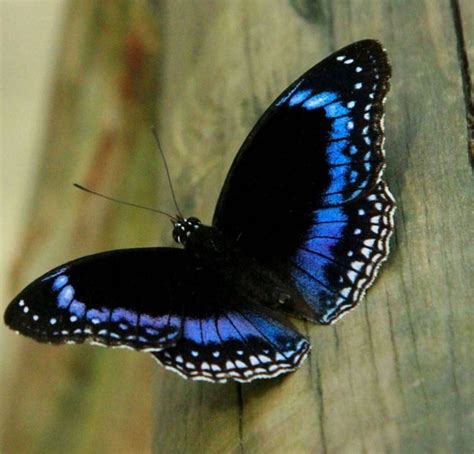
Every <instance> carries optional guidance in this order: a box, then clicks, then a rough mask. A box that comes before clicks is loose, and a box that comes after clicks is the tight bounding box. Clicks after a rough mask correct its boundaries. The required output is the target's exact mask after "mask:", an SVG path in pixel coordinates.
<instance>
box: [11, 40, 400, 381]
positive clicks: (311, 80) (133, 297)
mask: <svg viewBox="0 0 474 454" xmlns="http://www.w3.org/2000/svg"><path fill="white" fill-rule="evenodd" d="M390 74H391V69H390V65H389V63H388V60H387V55H386V53H385V51H384V49H383V47H382V46H381V44H380V43H379V42H377V41H373V40H364V41H359V42H356V43H353V44H351V45H349V46H347V47H345V48H343V49H341V50H339V51H338V52H336V53H334V54H332V55H330V56H329V57H327V58H326V59H325V60H323V61H322V62H320V63H319V64H317V65H315V66H314V67H312V68H311V69H309V70H308V71H307V72H306V73H305V74H303V75H302V76H301V77H300V78H298V79H297V80H296V81H295V82H293V83H292V84H291V85H290V86H289V87H288V88H287V89H286V90H285V91H284V92H283V93H282V94H281V95H280V96H278V97H277V98H276V100H275V101H274V102H273V103H272V104H271V105H270V107H269V108H268V109H267V111H266V112H265V113H264V114H263V116H262V117H261V118H260V120H259V121H258V122H257V124H256V125H255V127H254V128H253V130H252V131H251V132H250V134H249V136H248V137H247V139H246V140H245V141H244V143H243V145H242V147H241V148H240V150H239V152H238V154H237V156H236V158H235V160H234V162H233V164H232V166H231V169H230V171H229V173H228V175H227V178H226V180H225V182H224V186H223V188H222V191H221V193H220V196H219V199H218V202H217V206H216V210H215V213H214V218H213V220H212V225H211V226H207V225H204V224H202V223H201V222H200V221H199V220H198V219H197V218H194V217H189V218H184V217H183V216H181V215H179V216H176V217H175V218H174V226H173V238H174V240H175V241H176V242H177V243H179V244H180V245H182V246H184V247H183V248H167V247H157V248H140V249H123V250H114V251H109V252H104V253H100V254H95V255H91V256H88V257H83V258H79V259H77V260H73V261H72V262H69V263H66V264H64V265H61V266H59V267H57V268H55V269H53V270H52V271H50V272H48V273H46V274H45V275H43V276H42V277H40V278H38V279H37V280H35V281H34V282H32V283H31V284H30V285H28V286H27V287H26V288H25V289H24V290H23V291H21V293H20V294H19V295H18V296H17V297H16V298H15V299H14V300H13V301H12V302H11V303H10V305H9V306H8V307H7V309H6V312H5V323H6V324H7V325H8V326H9V327H10V328H12V329H13V330H16V331H18V332H20V333H21V334H24V335H26V336H29V337H31V338H33V339H35V340H37V341H40V342H48V343H52V344H62V343H81V342H84V341H86V340H88V341H91V342H93V343H98V344H102V345H106V346H109V347H128V348H132V349H134V350H141V351H147V352H150V353H151V354H152V355H153V357H154V358H155V359H156V360H157V361H158V362H159V363H160V364H162V365H164V366H165V367H166V368H167V369H170V370H172V371H175V372H177V373H179V374H180V375H182V376H184V377H186V378H191V379H196V380H208V381H211V382H225V381H227V380H235V381H238V382H250V381H252V380H254V379H257V378H270V377H275V376H277V375H280V374H284V373H287V372H290V371H293V370H295V369H297V368H298V367H300V365H301V364H302V362H303V361H304V359H305V358H306V357H307V355H308V352H309V350H310V343H309V341H308V340H307V339H306V338H305V337H304V336H303V335H301V334H300V333H299V332H298V331H297V330H296V329H295V328H294V327H293V325H292V324H291V323H290V322H289V321H288V320H287V318H286V317H284V316H283V315H284V314H286V315H290V316H294V317H297V318H303V319H307V320H310V321H314V322H318V323H321V324H324V325H327V324H330V323H333V322H334V321H336V320H337V319H339V318H340V317H341V316H342V315H343V314H345V313H346V312H347V311H349V310H350V309H352V308H354V307H355V306H356V305H357V304H358V302H359V301H360V300H361V298H362V297H363V295H364V293H365V291H366V290H367V288H368V287H369V286H370V285H371V284H372V282H373V281H374V279H375V277H376V275H377V272H378V269H379V267H380V265H381V263H382V262H383V261H384V260H385V259H386V258H387V255H388V252H389V239H390V236H391V234H392V231H393V227H394V223H393V215H394V211H395V202H394V199H393V197H392V195H391V194H390V191H389V189H388V187H387V185H386V183H385V182H384V181H383V180H382V179H381V177H382V173H383V170H384V166H385V161H384V150H383V142H384V136H383V103H384V101H385V96H386V94H387V91H388V89H389V79H390Z"/></svg>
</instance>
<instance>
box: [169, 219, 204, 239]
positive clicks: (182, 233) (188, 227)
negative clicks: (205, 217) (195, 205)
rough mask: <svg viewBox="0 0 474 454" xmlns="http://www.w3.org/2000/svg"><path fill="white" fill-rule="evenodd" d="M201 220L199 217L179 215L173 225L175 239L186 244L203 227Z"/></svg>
mask: <svg viewBox="0 0 474 454" xmlns="http://www.w3.org/2000/svg"><path fill="white" fill-rule="evenodd" d="M201 225H202V224H201V221H200V220H199V219H197V218H193V217H190V218H181V217H178V219H177V221H176V222H175V223H174V227H173V239H174V240H175V241H176V242H177V243H179V244H182V245H183V246H184V245H186V242H187V241H188V239H189V237H190V236H191V235H192V234H193V233H195V232H196V231H197V230H198V229H199V228H200V227H201Z"/></svg>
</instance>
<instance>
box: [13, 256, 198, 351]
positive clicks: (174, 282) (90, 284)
mask: <svg viewBox="0 0 474 454" xmlns="http://www.w3.org/2000/svg"><path fill="white" fill-rule="evenodd" d="M190 266H191V265H190V264H189V261H188V260H187V255H186V253H185V251H182V250H179V249H173V248H143V249H124V250H117V251H110V252H104V253H101V254H95V255H92V256H88V257H83V258H81V259H78V260H74V261H72V262H70V263H67V264H65V265H62V266H60V267H58V268H56V269H54V270H52V271H50V272H49V273H46V274H45V275H44V276H42V277H41V278H39V279H37V280H35V281H34V282H33V283H31V284H30V285H29V286H28V287H26V288H25V289H24V290H23V291H22V292H21V293H20V294H19V295H18V296H17V297H16V298H15V299H14V300H13V301H12V303H11V304H10V305H9V307H8V308H7V311H6V312H5V322H6V324H7V325H8V326H10V327H11V328H12V329H14V330H17V331H20V332H21V333H22V334H25V335H27V336H29V337H32V338H34V339H35V340H37V341H40V342H50V343H65V342H68V343H80V342H84V341H85V340H91V341H93V342H96V343H100V344H103V345H108V346H118V347H130V348H134V349H137V350H160V349H161V348H164V347H166V346H169V345H172V344H174V343H175V342H176V340H177V339H178V338H179V336H180V335H181V321H182V317H181V310H182V309H181V301H180V298H181V295H180V291H181V290H180V286H179V276H180V275H181V274H182V273H185V272H187V271H189V267H190Z"/></svg>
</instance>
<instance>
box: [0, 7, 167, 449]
mask: <svg viewBox="0 0 474 454" xmlns="http://www.w3.org/2000/svg"><path fill="white" fill-rule="evenodd" d="M158 50H159V47H158V30H157V25H156V17H155V16H154V10H152V9H151V8H150V5H149V4H148V3H147V2H145V1H126V0H120V1H113V2H102V1H94V0H88V1H82V0H78V1H73V2H70V5H69V11H68V13H67V17H66V20H65V25H64V42H63V44H62V50H61V52H60V55H59V56H58V57H59V58H58V65H57V77H56V82H55V88H54V98H53V100H52V105H51V112H50V118H49V120H48V123H47V124H48V127H47V128H48V130H47V133H46V135H45V136H46V140H45V143H44V144H43V145H42V146H43V149H44V152H43V159H42V165H41V168H40V169H39V172H38V181H37V184H36V185H35V186H34V187H33V185H32V188H31V189H32V191H33V192H34V198H33V201H32V205H31V209H30V213H29V215H28V218H27V220H26V222H25V235H24V241H23V243H22V244H21V245H20V249H19V252H18V260H17V263H15V265H14V268H13V272H12V283H11V289H10V291H11V295H12V296H13V295H14V293H15V292H18V291H19V290H20V289H21V288H22V287H23V286H25V284H27V283H28V282H29V281H31V279H33V278H35V277H38V276H39V275H41V274H43V273H44V272H45V271H47V270H48V269H51V268H52V267H54V266H57V265H58V264H60V263H63V262H65V261H68V260H71V259H73V258H75V257H78V256H82V255H87V254H91V253H94V252H98V251H101V250H106V249H112V248H118V247H133V246H145V245H150V244H154V243H155V244H156V240H157V238H156V236H157V235H156V231H157V222H156V217H155V216H154V215H153V214H151V213H147V212H144V211H140V210H133V209H130V208H126V207H118V206H117V205H114V204H111V203H109V202H105V201H104V200H101V199H98V198H96V197H91V196H89V195H87V194H84V193H81V192H80V191H78V190H76V189H74V188H73V187H72V183H73V182H76V181H77V182H81V183H83V184H85V185H87V186H89V187H93V188H95V189H96V190H98V191H103V192H105V193H109V194H114V195H116V196H117V197H123V198H126V199H131V200H135V201H140V202H141V203H143V204H148V205H154V204H156V202H155V197H154V193H155V192H156V190H155V188H156V180H157V178H156V174H155V173H154V166H150V162H153V159H154V156H153V153H154V148H153V147H154V142H153V138H152V136H151V134H150V125H152V124H153V123H154V122H155V115H154V112H155V101H156V97H157V87H158V79H157V74H158V70H157V64H158V63H159V60H158ZM18 133H19V134H21V131H18ZM9 152H10V153H11V154H12V156H11V158H12V159H14V154H15V152H14V151H12V150H10V151H9ZM9 158H10V156H9ZM4 215H8V214H7V213H4ZM2 305H3V303H2ZM5 338H7V336H5ZM10 338H12V337H10ZM13 340H14V341H15V342H16V350H17V356H18V360H17V364H11V369H12V370H10V371H9V375H10V377H11V383H10V386H8V389H3V390H2V396H4V398H3V397H2V407H3V410H2V413H3V416H4V418H5V419H4V421H3V434H2V441H1V445H2V447H1V448H0V451H1V452H4V453H23V452H38V453H47V452H48V453H50V452H63V453H74V452H78V453H79V452H80V453H84V452H127V453H131V452H147V451H149V450H150V447H151V443H152V424H151V416H152V398H151V396H152V393H153V391H152V380H153V372H154V364H153V361H152V360H151V359H150V358H149V357H147V356H145V355H138V354H134V353H133V352H129V351H117V350H110V351H106V350H105V349H97V348H94V347H90V346H67V347H61V348H54V347H51V346H48V345H39V344H36V343H34V342H32V341H29V340H27V339H25V338H16V337H14V336H13V338H12V344H13Z"/></svg>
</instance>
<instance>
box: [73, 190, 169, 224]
mask: <svg viewBox="0 0 474 454" xmlns="http://www.w3.org/2000/svg"><path fill="white" fill-rule="evenodd" d="M73 185H74V186H75V187H76V188H77V189H80V190H81V191H84V192H88V193H89V194H94V195H97V196H99V197H102V198H103V199H107V200H111V201H112V202H116V203H120V204H121V205H128V206H131V207H135V208H141V209H142V210H148V211H153V212H154V213H158V214H163V215H165V216H167V217H168V218H170V219H171V220H172V221H173V222H176V221H177V219H176V218H175V217H174V216H171V214H168V213H165V212H164V211H161V210H156V209H155V208H150V207H146V206H143V205H137V204H136V203H130V202H125V201H124V200H118V199H114V198H113V197H109V196H107V195H104V194H101V193H100V192H96V191H93V190H92V189H88V188H86V187H84V186H82V185H80V184H78V183H73Z"/></svg>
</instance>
